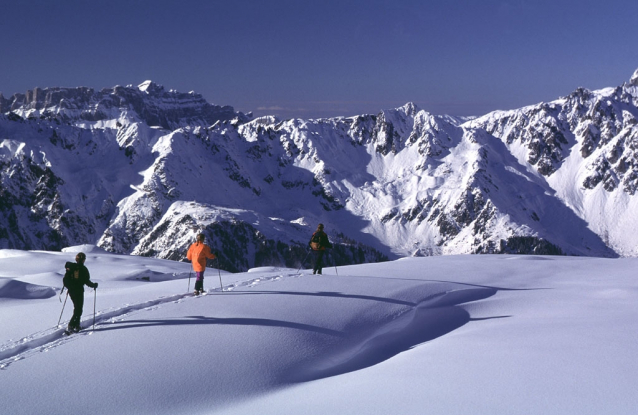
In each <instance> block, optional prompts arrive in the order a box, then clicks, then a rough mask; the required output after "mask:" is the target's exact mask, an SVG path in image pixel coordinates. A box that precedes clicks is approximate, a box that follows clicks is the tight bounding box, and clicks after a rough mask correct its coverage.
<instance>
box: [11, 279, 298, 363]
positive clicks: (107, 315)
mask: <svg viewBox="0 0 638 415" xmlns="http://www.w3.org/2000/svg"><path fill="white" fill-rule="evenodd" d="M302 275H303V274H298V273H295V274H288V275H285V276H284V275H276V276H273V277H264V276H261V277H259V278H255V279H252V280H248V281H244V282H240V283H233V284H229V285H227V286H225V287H224V288H223V291H222V289H221V288H213V289H209V290H207V291H206V292H205V293H210V292H226V291H233V290H234V289H236V288H250V287H254V286H256V285H260V284H263V283H266V282H272V281H277V280H280V279H282V278H286V277H300V276H302ZM197 298H200V296H194V295H193V294H192V293H190V292H188V293H185V294H175V295H172V296H169V297H160V298H158V299H155V300H150V301H145V302H143V303H138V304H126V305H124V306H123V307H120V308H115V309H106V310H101V311H100V310H98V311H97V313H96V316H95V326H96V327H98V326H100V325H104V324H110V323H115V322H117V321H122V320H124V319H125V317H128V316H130V315H131V314H133V313H137V312H140V311H148V310H154V309H156V308H157V307H158V306H160V305H162V304H167V303H181V302H182V301H185V300H190V299H197ZM82 323H83V325H84V326H85V327H87V328H86V329H84V330H82V331H80V332H79V333H75V334H72V335H70V336H65V335H64V331H65V330H66V326H67V324H68V320H63V321H62V322H61V323H60V324H59V325H57V326H56V327H53V328H49V329H46V330H42V331H39V332H36V333H33V334H31V335H28V336H25V337H23V338H22V339H20V340H17V341H9V342H7V343H5V344H2V345H0V370H6V369H7V368H8V367H9V366H10V365H11V364H12V363H15V362H18V361H20V360H23V359H26V358H27V357H29V356H32V355H34V354H36V353H46V352H48V351H50V350H52V349H55V348H56V347H59V346H62V345H64V344H66V343H68V342H71V341H75V340H78V339H79V338H80V337H81V336H90V335H91V334H93V329H92V328H91V326H92V323H93V316H92V315H91V317H90V318H85V319H83V320H82ZM88 323H91V325H88Z"/></svg>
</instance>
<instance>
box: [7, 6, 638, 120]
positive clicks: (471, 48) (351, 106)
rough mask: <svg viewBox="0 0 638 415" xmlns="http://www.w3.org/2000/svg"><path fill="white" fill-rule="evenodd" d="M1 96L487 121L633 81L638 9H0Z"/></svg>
mask: <svg viewBox="0 0 638 415" xmlns="http://www.w3.org/2000/svg"><path fill="white" fill-rule="evenodd" d="M0 33H1V34H2V35H1V38H0V40H1V41H0V92H2V93H3V94H4V96H5V97H8V96H10V95H12V94H14V93H16V92H25V91H26V90H28V89H33V88H34V87H36V86H38V87H50V86H66V87H75V86H88V87H92V88H95V89H101V88H104V87H112V86H115V85H128V84H133V85H137V84H139V83H141V82H143V81H144V80H147V79H152V80H153V81H155V82H157V83H159V84H162V85H164V86H165V87H166V88H167V89H176V90H178V91H182V92H188V91H191V90H193V91H196V92H198V93H200V94H202V95H203V96H204V97H205V98H206V99H207V100H208V101H210V102H211V103H215V104H220V105H232V106H234V107H235V109H237V110H240V111H244V112H248V111H253V112H254V113H255V114H256V115H264V114H276V115H279V116H281V117H285V118H287V117H292V116H294V117H302V118H316V117H327V116H339V115H346V116H349V115H357V114H364V113H377V112H378V111H379V110H381V109H387V108H395V107H398V106H401V105H403V104H405V103H406V102H409V101H412V102H415V103H416V104H417V105H418V106H419V107H420V108H422V109H425V110H427V111H430V112H432V113H435V114H443V113H447V114H453V115H480V114H484V113H486V112H488V111H491V110H495V109H512V108H518V107H521V106H524V105H529V104H535V103H537V102H540V101H548V100H552V99H555V98H558V97H560V96H564V95H567V94H569V93H570V92H571V91H573V90H574V89H576V88H577V87H579V86H583V87H585V88H588V89H598V88H602V87H607V86H617V85H620V84H622V83H623V82H625V81H628V79H629V78H630V76H631V74H632V73H633V71H634V70H635V69H636V68H638V47H637V45H638V1H636V0H605V1H602V0H595V1H594V0H538V1H524V0H437V1H433V0H431V1H426V0H423V1H410V0H388V1H386V0H367V1H364V0H353V1H348V0H341V1H334V0H317V1H314V0H312V1H304V0H272V1H270V0H223V1H217V0H207V1H204V0H179V1H168V0H155V1H150V0H126V1H121V0H112V1H105V0H72V1H70V0H58V1H53V0H29V1H26V0H11V1H7V0H0Z"/></svg>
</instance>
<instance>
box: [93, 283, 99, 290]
mask: <svg viewBox="0 0 638 415" xmlns="http://www.w3.org/2000/svg"><path fill="white" fill-rule="evenodd" d="M97 286H98V283H97V282H96V283H95V285H94V286H93V289H95V290H97Z"/></svg>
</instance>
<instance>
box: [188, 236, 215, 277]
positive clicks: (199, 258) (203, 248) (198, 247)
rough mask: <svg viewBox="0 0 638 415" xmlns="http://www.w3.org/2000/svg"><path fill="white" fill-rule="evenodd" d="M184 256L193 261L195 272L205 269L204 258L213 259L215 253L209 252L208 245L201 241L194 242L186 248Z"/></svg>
mask: <svg viewBox="0 0 638 415" xmlns="http://www.w3.org/2000/svg"><path fill="white" fill-rule="evenodd" d="M186 258H188V259H189V260H190V261H191V262H192V263H193V269H194V270H195V272H202V271H204V270H205V269H206V258H208V259H215V255H214V254H212V253H211V252H210V247H209V246H208V245H206V244H203V243H201V242H195V243H194V244H192V245H191V247H190V248H188V253H187V254H186Z"/></svg>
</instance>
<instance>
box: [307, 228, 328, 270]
mask: <svg viewBox="0 0 638 415" xmlns="http://www.w3.org/2000/svg"><path fill="white" fill-rule="evenodd" d="M308 245H309V246H310V248H311V249H312V253H313V254H314V256H315V265H314V267H313V268H312V273H313V274H321V270H322V269H323V254H324V253H325V252H326V248H332V244H331V243H330V241H329V240H328V235H326V233H325V232H324V231H323V223H320V224H319V225H318V226H317V230H316V231H315V233H313V234H312V237H311V238H310V242H308Z"/></svg>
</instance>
